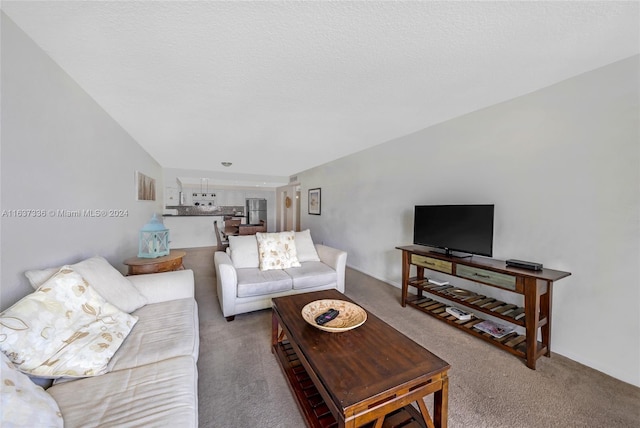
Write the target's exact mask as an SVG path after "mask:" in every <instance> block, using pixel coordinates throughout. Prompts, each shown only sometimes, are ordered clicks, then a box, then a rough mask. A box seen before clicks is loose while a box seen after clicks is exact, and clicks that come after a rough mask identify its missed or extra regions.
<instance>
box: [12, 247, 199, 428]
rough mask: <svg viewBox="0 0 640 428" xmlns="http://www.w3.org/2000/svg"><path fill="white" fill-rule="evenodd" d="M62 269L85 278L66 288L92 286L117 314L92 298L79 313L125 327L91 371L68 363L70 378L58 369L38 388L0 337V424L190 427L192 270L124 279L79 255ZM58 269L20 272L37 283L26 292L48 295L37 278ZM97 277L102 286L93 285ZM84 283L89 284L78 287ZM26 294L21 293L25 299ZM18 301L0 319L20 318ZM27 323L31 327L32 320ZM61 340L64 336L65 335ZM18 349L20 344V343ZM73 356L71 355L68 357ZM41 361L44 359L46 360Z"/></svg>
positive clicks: (193, 407)
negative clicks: (120, 321) (110, 352)
mask: <svg viewBox="0 0 640 428" xmlns="http://www.w3.org/2000/svg"><path fill="white" fill-rule="evenodd" d="M105 264H106V265H105ZM67 268H70V269H68V271H74V272H76V273H78V274H80V275H81V277H82V278H84V280H85V281H84V285H83V286H81V287H80V291H78V290H79V289H78V286H74V287H72V288H71V290H72V291H73V292H75V293H80V292H82V291H83V289H86V288H93V289H95V290H97V291H99V293H100V295H101V296H102V297H104V300H105V301H106V302H108V303H109V304H110V303H113V306H115V307H116V308H118V309H119V310H120V311H121V312H119V313H118V314H117V315H107V314H108V312H109V311H112V312H113V311H114V310H113V308H111V307H110V306H109V305H108V304H107V303H104V302H103V303H102V304H100V303H98V304H96V303H95V300H94V301H92V302H90V303H83V304H82V306H81V307H82V311H84V312H90V313H91V314H93V315H94V316H96V317H99V316H100V314H103V317H102V318H101V319H100V322H101V323H102V324H104V325H103V328H105V327H106V326H107V325H108V324H109V323H110V322H111V321H112V320H113V319H114V318H116V317H117V316H119V317H126V319H127V320H129V321H128V323H130V324H133V327H132V328H131V329H130V331H129V332H128V334H127V335H126V337H124V338H123V340H122V342H121V344H120V345H119V347H118V349H117V350H116V351H115V353H114V354H113V355H112V356H111V357H110V358H108V359H107V360H106V361H107V365H106V366H104V367H101V368H98V370H96V372H95V373H93V374H94V375H90V376H87V377H85V376H84V375H83V374H82V373H80V374H78V373H75V369H73V368H72V369H70V368H69V367H66V368H61V369H60V370H63V371H64V372H66V373H70V374H72V375H73V376H71V377H67V376H59V372H58V373H57V374H56V375H54V376H50V377H51V378H56V379H55V381H54V384H53V386H51V387H49V388H48V389H46V391H45V390H44V389H42V388H41V387H40V386H36V385H35V383H34V382H32V381H31V380H29V378H27V377H26V375H25V374H23V373H22V371H19V370H17V369H20V367H21V366H20V364H19V363H20V362H21V361H23V360H24V359H23V358H21V357H20V358H18V360H17V361H16V359H15V357H16V352H12V350H11V349H10V348H11V346H12V345H11V344H7V343H0V346H2V351H3V354H4V355H1V356H2V358H3V362H2V377H3V379H12V381H10V382H4V383H3V385H2V388H3V389H2V401H3V402H2V409H3V410H2V422H3V423H2V425H3V426H4V424H5V423H6V424H7V426H60V427H62V426H63V425H64V427H67V428H70V427H83V428H84V427H123V426H127V427H166V426H180V427H197V426H198V372H197V366H196V363H197V359H198V349H199V331H198V330H199V328H198V308H197V304H196V301H195V298H194V278H193V272H192V271H191V270H181V271H175V272H166V273H156V274H148V275H138V276H129V277H124V276H122V275H121V274H120V273H119V272H118V271H117V270H116V269H115V268H112V267H111V266H110V265H108V262H107V261H106V260H105V259H103V258H100V257H94V258H91V259H87V260H85V261H83V262H81V263H78V264H76V265H71V266H67ZM109 268H111V271H109ZM60 271H61V269H60V270H58V269H53V270H43V271H31V272H28V273H27V277H29V280H30V281H31V282H32V285H33V286H34V288H35V287H37V286H38V285H39V284H38V282H39V281H42V282H43V284H42V285H41V287H40V288H38V289H37V290H36V291H35V292H34V293H33V295H35V296H38V295H40V296H43V295H46V294H47V293H49V294H50V293H51V291H49V290H50V289H51V288H52V285H51V281H52V280H51V279H50V280H44V279H46V278H49V277H50V276H51V272H54V276H55V275H57V274H55V272H60ZM98 271H100V272H98ZM52 278H53V277H52ZM43 280H44V281H43ZM92 283H93V284H95V287H94V286H92ZM98 283H102V284H100V286H98V285H99V284H98ZM87 284H88V285H89V287H86V285H87ZM54 285H55V284H54ZM30 296H32V295H30ZM30 296H27V297H25V299H27V300H28V298H30ZM25 299H23V300H25ZM23 300H21V301H20V302H18V303H16V305H13V306H12V307H11V308H8V309H7V310H5V311H4V312H3V313H2V314H0V317H3V320H4V319H11V320H16V319H17V318H15V317H16V314H18V316H19V317H22V318H25V319H26V316H24V315H20V304H21V302H23ZM28 304H32V302H31V303H29V302H28ZM23 305H24V303H23ZM48 305H51V303H50V302H49V303H48ZM54 306H55V305H54ZM27 307H28V306H27ZM82 311H78V312H82ZM71 312H72V310H67V315H69V317H73V314H71ZM123 313H124V314H123ZM85 315H86V314H85ZM67 318H68V317H67ZM132 320H133V321H132ZM32 324H33V326H36V325H37V323H36V322H33V323H32ZM54 324H55V327H56V328H62V327H61V325H60V324H59V323H55V322H54ZM33 326H32V327H33ZM2 328H3V329H4V327H2ZM38 331H40V328H38ZM46 331H47V332H48V331H50V329H47V330H46ZM7 332H9V329H4V330H3V331H2V333H3V334H4V333H7ZM42 332H43V333H44V332H45V329H42ZM10 333H12V332H10ZM83 334H84V333H82V334H78V333H75V334H74V335H73V337H74V338H80V337H81V336H82V335H83ZM87 334H88V333H87ZM44 335H45V336H46V335H47V334H44ZM116 335H117V334H113V335H111V334H109V335H106V333H102V335H101V336H102V337H103V338H108V339H109V340H103V342H104V343H98V344H97V345H96V343H95V342H94V343H93V344H84V345H82V347H83V349H84V350H87V349H90V348H91V349H98V350H100V349H99V348H100V346H102V347H105V348H107V347H108V346H109V345H110V344H111V343H112V341H113V342H116V340H114V339H115V337H116ZM63 337H67V333H64V336H63ZM80 341H81V340H79V342H80ZM63 342H64V343H68V342H70V341H69V339H68V338H67V339H66V340H65V341H63ZM19 349H20V350H21V349H24V346H21V347H20V348H19ZM20 352H22V351H20ZM7 357H9V358H10V359H11V360H12V362H13V364H12V363H10V362H9V361H8V359H7ZM12 357H14V358H12ZM56 357H58V355H56ZM73 357H74V356H73V355H72V356H71V359H73ZM64 358H65V357H63V358H59V359H64ZM86 359H87V358H86V357H83V358H82V359H81V360H82V361H79V362H78V364H80V365H81V364H83V363H84V362H85V361H84V360H86ZM47 361H51V358H50V359H49V360H47ZM25 364H26V363H25ZM47 364H48V363H47ZM47 364H45V365H44V366H47ZM69 364H70V365H73V364H74V363H69ZM41 366H42V365H41ZM92 370H93V369H92ZM92 370H91V371H92ZM101 372H104V373H103V374H101ZM85 374H86V372H85ZM45 377H46V376H45ZM24 379H26V382H25V381H24ZM32 379H40V380H41V379H42V377H40V378H35V377H33V376H32ZM36 383H42V382H36ZM49 383H50V381H49ZM12 385H14V386H12ZM18 385H20V386H18ZM28 389H29V390H31V389H34V391H33V392H29V394H32V393H33V395H27V394H26V391H27V390H28ZM34 406H35V408H34ZM21 421H22V424H21ZM12 424H13V425H12Z"/></svg>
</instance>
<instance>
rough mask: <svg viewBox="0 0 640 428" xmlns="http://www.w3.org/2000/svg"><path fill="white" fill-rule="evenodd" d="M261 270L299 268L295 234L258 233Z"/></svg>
mask: <svg viewBox="0 0 640 428" xmlns="http://www.w3.org/2000/svg"><path fill="white" fill-rule="evenodd" d="M256 239H257V240H258V257H259V259H260V270H271V269H287V268H291V267H299V266H300V262H299V261H298V256H297V253H296V241H295V233H294V232H293V231H291V232H280V233H260V232H258V233H256Z"/></svg>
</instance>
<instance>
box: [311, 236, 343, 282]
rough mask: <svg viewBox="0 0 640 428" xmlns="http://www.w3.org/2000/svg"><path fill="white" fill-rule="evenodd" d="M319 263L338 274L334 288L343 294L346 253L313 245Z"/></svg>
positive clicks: (324, 246)
mask: <svg viewBox="0 0 640 428" xmlns="http://www.w3.org/2000/svg"><path fill="white" fill-rule="evenodd" d="M315 246H316V251H317V252H318V257H320V261H321V262H322V263H324V264H326V265H328V266H329V267H331V268H332V269H334V270H335V271H336V273H337V274H338V279H337V285H336V288H337V289H338V291H340V292H341V293H344V275H345V269H346V266H347V252H346V251H342V250H338V249H336V248H331V247H327V246H326V245H321V244H315Z"/></svg>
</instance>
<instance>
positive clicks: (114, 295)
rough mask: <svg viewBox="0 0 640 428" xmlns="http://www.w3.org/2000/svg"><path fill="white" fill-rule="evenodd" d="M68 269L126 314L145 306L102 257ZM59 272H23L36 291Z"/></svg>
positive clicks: (52, 269) (126, 282)
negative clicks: (77, 274) (80, 276)
mask: <svg viewBox="0 0 640 428" xmlns="http://www.w3.org/2000/svg"><path fill="white" fill-rule="evenodd" d="M70 267H71V269H73V270H75V271H76V272H78V273H79V274H80V275H82V277H83V278H85V279H86V280H87V281H89V284H91V285H92V286H93V287H94V288H95V290H96V291H97V292H98V293H100V295H101V296H102V297H104V299H105V300H106V301H107V302H109V303H111V304H112V305H114V306H117V307H118V308H120V309H121V310H123V311H125V312H127V313H131V312H133V311H135V310H136V309H138V308H140V307H142V306H144V305H146V304H147V299H146V298H145V297H144V296H143V295H142V294H140V292H139V291H138V289H136V288H135V287H134V286H133V284H131V282H130V281H129V280H128V279H127V278H126V277H124V276H122V274H121V273H120V272H119V271H118V270H117V269H116V268H114V267H113V266H111V265H110V264H109V262H108V261H107V260H106V259H105V258H104V257H99V256H96V257H91V258H90V259H86V260H83V261H81V262H79V263H76V264H74V265H70ZM59 270H60V268H59V267H58V268H49V269H41V270H29V271H26V272H25V276H26V277H27V279H28V280H29V282H30V283H31V286H32V287H33V288H34V289H36V288H38V287H40V286H41V285H42V283H44V282H45V281H46V280H48V279H49V278H51V277H52V276H53V275H54V274H55V273H57V272H58V271H59Z"/></svg>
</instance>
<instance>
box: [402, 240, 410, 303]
mask: <svg viewBox="0 0 640 428" xmlns="http://www.w3.org/2000/svg"><path fill="white" fill-rule="evenodd" d="M410 268H411V265H410V264H409V252H408V251H403V252H402V301H401V302H400V304H401V305H402V307H403V308H404V307H405V306H407V293H408V290H409V269H410Z"/></svg>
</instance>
